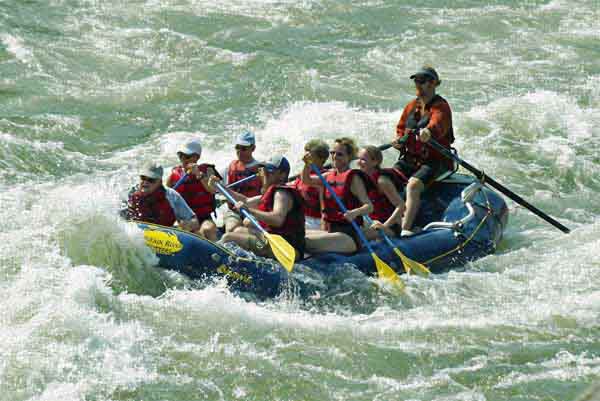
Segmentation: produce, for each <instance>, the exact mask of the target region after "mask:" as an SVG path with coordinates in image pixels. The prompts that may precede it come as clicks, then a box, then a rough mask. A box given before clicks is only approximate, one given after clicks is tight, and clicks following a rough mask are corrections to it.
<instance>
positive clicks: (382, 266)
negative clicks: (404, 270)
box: [310, 163, 405, 289]
mask: <svg viewBox="0 0 600 401" xmlns="http://www.w3.org/2000/svg"><path fill="white" fill-rule="evenodd" d="M310 168H311V169H312V171H314V172H315V173H316V174H317V176H318V177H319V179H320V180H321V182H322V183H323V185H324V186H325V188H327V190H328V191H329V193H330V194H331V196H332V197H333V199H335V202H336V203H337V205H338V207H339V208H340V210H341V212H342V213H346V212H347V211H348V209H347V208H346V206H345V205H344V203H343V202H342V200H341V199H340V198H339V197H338V196H337V195H336V193H335V192H334V191H333V188H331V185H329V183H328V182H327V180H325V177H323V174H321V172H320V171H319V168H318V167H317V166H316V165H315V164H314V163H311V164H310ZM351 223H352V228H354V230H355V231H356V233H357V234H358V236H359V238H360V240H361V242H362V243H363V245H364V246H365V248H367V249H368V250H369V253H370V254H371V257H372V258H373V261H374V262H375V267H376V268H377V274H378V275H379V278H381V279H385V280H388V281H390V282H391V283H393V284H394V285H396V286H398V287H399V288H400V289H403V288H404V287H405V285H404V282H403V281H402V279H400V277H399V276H398V274H396V272H395V271H394V269H392V268H391V267H390V266H388V265H387V264H386V263H385V262H384V261H383V260H381V259H380V258H379V256H377V255H376V254H375V251H374V250H373V248H372V247H371V244H369V241H367V239H366V238H365V235H364V234H363V232H362V230H361V229H360V227H359V226H358V224H356V221H354V220H352V221H351Z"/></svg>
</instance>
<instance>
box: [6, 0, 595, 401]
mask: <svg viewBox="0 0 600 401" xmlns="http://www.w3.org/2000/svg"><path fill="white" fill-rule="evenodd" d="M599 43H600V4H599V3H598V1H597V0H583V1H577V2H574V1H566V0H554V1H488V2H479V1H466V0H459V1H440V0H438V1H435V2H430V3H427V5H423V2H421V1H412V2H404V1H395V0H368V1H349V0H314V1H312V0H301V1H291V0H279V1H275V0H261V1H259V0H245V1H243V0H221V1H208V0H206V1H204V0H164V1H160V0H148V1H134V0H131V1H125V2H124V1H114V0H103V1H98V0H87V1H86V0H46V1H35V0H0V401H25V400H27V401H58V400H62V401H109V400H110V401H113V400H115V401H116V400H119V401H121V400H123V401H125V400H132V401H134V400H136V401H137V400H144V401H153V400H156V401H163V400H165V401H189V400H260V401H264V400H381V401H383V400H385V401H389V400H410V401H417V400H418V401H426V400H439V401H452V400H456V401H483V400H487V401H504V400H515V401H516V400H519V401H521V400H522V401H525V400H544V401H550V400H561V401H569V400H573V399H574V398H575V397H576V396H577V395H578V394H580V393H581V392H582V391H583V390H584V389H585V388H586V387H587V386H588V385H589V384H591V383H593V382H594V381H596V380H597V379H598V377H599V376H600V335H599V333H600V45H599ZM424 63H427V64H432V65H434V66H435V67H436V69H437V71H438V72H439V74H440V78H441V79H442V84H441V86H440V87H439V88H438V92H439V93H440V94H441V95H442V96H444V97H445V98H446V99H448V101H449V102H450V103H451V105H452V109H453V117H454V125H455V133H456V142H455V144H454V146H455V147H456V148H457V149H458V151H459V152H460V155H461V156H462V157H463V158H464V159H465V160H468V161H469V162H470V163H471V164H473V165H475V166H477V167H478V168H480V169H482V170H484V171H485V172H486V173H487V174H488V175H490V176H491V177H493V178H495V179H496V180H497V181H499V182H501V183H503V184H504V185H505V186H507V187H509V188H510V189H511V190H513V191H514V192H516V193H518V194H519V195H521V196H522V197H524V198H525V199H527V200H528V201H529V202H530V203H532V204H534V205H536V206H537V207H538V208H540V209H541V210H543V211H544V212H546V213H548V214H550V215H551V216H553V217H554V218H556V219H557V220H558V221H560V222H561V223H562V224H564V225H566V226H568V227H569V228H571V229H572V232H571V234H568V235H565V234H563V233H561V232H560V231H559V230H557V229H555V228H554V227H552V226H551V225H549V224H548V223H546V222H545V221H543V220H541V219H540V218H538V217H536V216H535V215H533V214H531V213H530V212H528V211H527V210H526V209H524V208H522V207H519V206H518V205H517V204H515V203H514V202H512V201H509V202H508V203H509V208H510V220H509V224H508V226H507V228H506V232H505V238H504V240H503V241H502V243H501V244H500V247H499V249H498V251H497V253H496V254H494V255H491V256H488V257H485V258H483V259H480V260H478V261H476V262H473V263H470V264H468V265H467V266H465V267H464V268H462V269H459V271H453V272H449V273H446V274H441V275H436V276H435V277H432V278H428V279H425V278H419V277H412V276H411V277H408V278H407V279H406V281H407V291H406V293H405V294H404V295H400V296H399V295H395V294H392V293H389V292H387V291H383V290H381V288H380V286H379V285H378V284H377V283H376V282H375V280H373V279H368V278H366V277H364V276H362V275H361V274H360V273H357V272H353V270H352V269H348V277H347V278H344V277H341V278H340V281H339V282H338V283H334V285H333V286H334V287H335V288H329V289H327V290H324V291H323V293H322V294H321V296H320V297H313V298H309V299H304V298H300V297H297V296H294V294H293V293H288V294H284V295H283V296H281V297H279V298H278V299H275V300H268V301H264V300H256V299H253V297H252V296H251V294H250V295H249V294H239V293H234V292H231V291H229V290H228V289H227V287H226V285H225V284H224V283H222V282H212V283H196V282H192V281H190V280H189V279H187V278H186V277H183V276H181V275H178V274H175V273H169V272H165V271H163V270H161V269H159V268H157V267H156V258H155V256H154V255H153V254H152V253H151V252H150V251H149V250H148V249H147V248H146V247H145V246H144V244H143V240H142V239H141V236H140V233H139V231H138V230H137V229H136V228H135V227H131V226H130V225H127V224H126V223H124V222H122V221H121V220H119V218H118V217H117V215H116V210H117V209H118V208H119V207H120V205H121V201H122V199H123V198H124V197H125V196H126V194H127V191H128V189H129V188H130V187H131V186H132V185H133V184H135V183H136V182H137V176H138V169H139V167H140V166H141V165H142V164H143V163H145V162H148V161H151V160H155V161H158V162H160V163H162V164H163V165H164V166H166V167H170V166H172V165H174V164H175V163H176V162H177V160H176V149H177V147H178V146H179V145H181V144H182V143H184V142H186V141H188V140H190V139H192V138H200V139H201V140H202V141H203V146H204V154H203V160H205V161H207V162H211V163H215V164H216V165H217V166H219V167H223V166H225V165H226V164H227V163H228V162H229V160H231V159H232V158H233V156H234V151H233V144H232V143H233V139H234V138H235V136H236V135H237V134H238V133H240V132H242V131H243V130H246V129H250V130H252V131H254V132H255V133H256V135H257V151H256V156H257V157H258V158H259V159H261V158H262V159H264V158H267V157H268V156H269V155H271V154H273V153H275V152H281V153H283V154H285V155H286V156H287V157H288V158H289V159H290V161H291V163H292V168H293V171H298V170H299V169H300V167H301V160H300V156H301V153H302V148H303V144H304V143H305V142H306V141H307V140H309V139H312V138H317V137H318V138H323V139H325V140H332V139H334V138H336V137H339V136H351V137H354V138H357V140H358V142H359V144H361V145H366V144H375V145H378V144H382V143H385V142H387V141H389V140H390V139H391V138H392V137H393V135H394V129H395V124H396V122H397V120H398V118H399V116H400V113H401V111H402V108H403V106H404V105H405V104H406V103H407V102H408V101H410V100H411V98H412V97H413V96H414V85H413V84H412V82H411V81H410V80H409V79H408V77H409V76H410V75H411V74H412V73H413V72H414V71H415V70H416V69H417V68H418V67H419V66H420V65H422V64H424ZM385 158H386V163H391V162H392V161H393V158H394V154H393V151H387V152H386V155H385Z"/></svg>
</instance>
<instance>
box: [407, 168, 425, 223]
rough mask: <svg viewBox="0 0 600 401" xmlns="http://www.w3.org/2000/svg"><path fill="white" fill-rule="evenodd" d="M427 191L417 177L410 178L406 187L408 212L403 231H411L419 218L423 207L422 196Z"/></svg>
mask: <svg viewBox="0 0 600 401" xmlns="http://www.w3.org/2000/svg"><path fill="white" fill-rule="evenodd" d="M424 190H425V185H424V184H423V181H421V180H420V179H418V178H416V177H410V179H409V180H408V184H407V185H406V211H405V212H404V219H403V220H402V229H403V230H410V229H411V228H412V226H413V224H414V222H415V218H416V217H417V212H418V211H419V206H420V205H421V194H422V193H423V191H424Z"/></svg>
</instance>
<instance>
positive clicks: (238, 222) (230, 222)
mask: <svg viewBox="0 0 600 401" xmlns="http://www.w3.org/2000/svg"><path fill="white" fill-rule="evenodd" d="M223 219H224V220H225V232H227V233H230V232H233V231H235V229H236V228H238V227H241V226H242V218H241V217H239V216H238V215H237V214H236V213H235V212H233V211H231V210H228V211H227V212H226V214H225V216H224V217H223Z"/></svg>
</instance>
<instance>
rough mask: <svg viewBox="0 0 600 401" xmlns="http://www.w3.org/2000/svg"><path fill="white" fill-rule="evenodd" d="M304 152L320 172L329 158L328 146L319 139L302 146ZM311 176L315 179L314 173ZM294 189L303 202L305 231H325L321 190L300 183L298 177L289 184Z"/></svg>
mask: <svg viewBox="0 0 600 401" xmlns="http://www.w3.org/2000/svg"><path fill="white" fill-rule="evenodd" d="M304 151H305V152H309V153H310V156H311V158H312V161H313V163H314V164H315V165H316V166H317V167H318V168H319V169H320V170H321V172H325V170H324V169H323V165H324V164H325V162H326V161H327V159H328V158H329V145H327V143H325V142H324V141H322V140H320V139H313V140H310V141H308V142H307V143H306V144H305V145H304ZM310 174H311V176H314V177H316V174H315V173H314V172H311V173H310ZM290 185H291V186H293V187H294V188H296V189H297V190H298V192H300V195H301V196H302V199H303V200H304V216H305V219H306V229H307V230H325V229H326V228H325V224H324V220H323V219H322V210H323V206H322V205H323V188H322V187H313V186H310V185H308V184H305V183H303V182H302V178H301V177H298V178H296V180H294V181H293V182H291V183H290Z"/></svg>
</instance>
